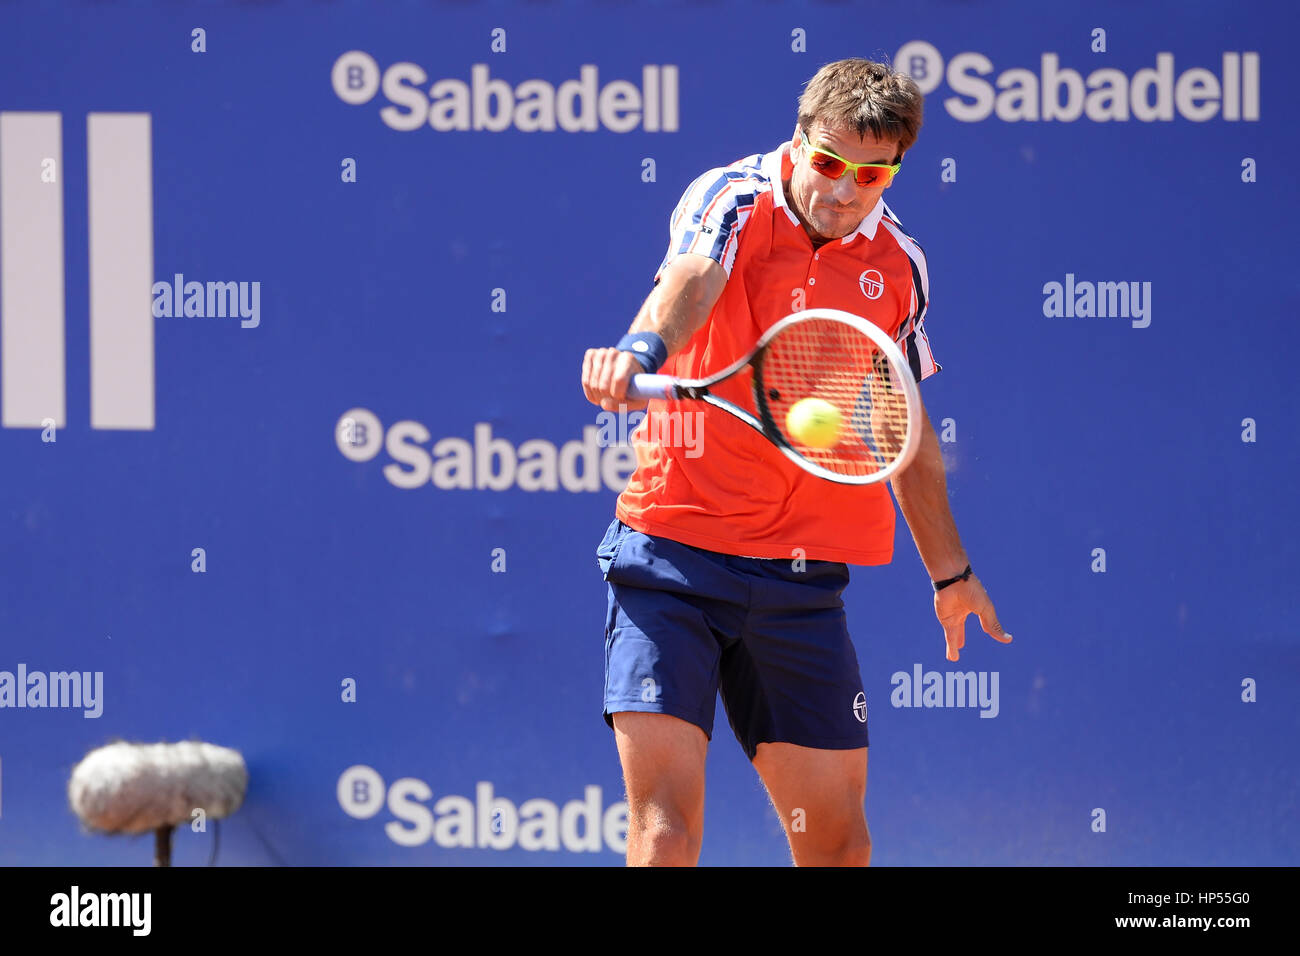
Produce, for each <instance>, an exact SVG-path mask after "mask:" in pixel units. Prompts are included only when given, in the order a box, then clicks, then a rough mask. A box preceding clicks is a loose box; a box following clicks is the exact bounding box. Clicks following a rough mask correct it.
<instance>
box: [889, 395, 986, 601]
mask: <svg viewBox="0 0 1300 956" xmlns="http://www.w3.org/2000/svg"><path fill="white" fill-rule="evenodd" d="M921 417H922V421H921V447H920V449H918V451H917V454H916V458H915V459H913V461H912V464H911V465H909V466H908V467H907V470H906V471H904V472H903V473H902V474H901V475H899V476H898V477H897V478H895V479H893V480H892V481H891V482H890V486H891V487H892V488H893V489H894V497H895V498H897V499H898V507H899V508H900V509H901V510H902V512H903V518H904V519H905V520H906V521H907V526H908V528H909V529H910V530H911V532H912V540H913V541H915V542H916V550H917V551H918V552H919V553H920V555H921V561H922V563H923V564H924V565H925V569H926V570H927V571H928V572H929V573H930V579H931V580H933V581H938V580H942V579H944V578H950V577H953V576H955V575H958V574H961V573H962V571H964V570H966V565H967V564H968V563H969V561H968V559H967V557H966V550H965V549H964V548H963V547H962V545H961V537H960V536H959V535H958V534H957V523H956V522H955V521H954V520H953V517H952V509H951V508H950V507H949V505H948V481H947V478H946V476H945V474H944V468H943V454H942V453H941V452H940V451H939V438H938V436H936V435H935V433H934V428H933V426H931V424H930V416H929V415H928V414H927V413H926V412H925V411H924V409H923V410H922V414H921Z"/></svg>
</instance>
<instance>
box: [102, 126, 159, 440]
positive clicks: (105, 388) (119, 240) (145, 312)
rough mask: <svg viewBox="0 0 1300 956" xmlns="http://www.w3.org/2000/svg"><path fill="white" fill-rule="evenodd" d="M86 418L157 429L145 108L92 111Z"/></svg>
mask: <svg viewBox="0 0 1300 956" xmlns="http://www.w3.org/2000/svg"><path fill="white" fill-rule="evenodd" d="M86 151H87V157H88V167H89V174H88V177H89V179H88V188H89V193H90V424H91V427H92V428H132V429H144V430H148V429H152V428H153V427H154V354H153V345H154V330H153V325H154V323H153V298H152V294H151V291H150V290H151V289H152V288H153V168H152V158H151V147H150V122H149V114H148V113H91V114H90V115H89V117H88V118H87V126H86Z"/></svg>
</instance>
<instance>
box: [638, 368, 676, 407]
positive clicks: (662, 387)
mask: <svg viewBox="0 0 1300 956" xmlns="http://www.w3.org/2000/svg"><path fill="white" fill-rule="evenodd" d="M676 381H677V380H676V379H675V378H673V377H672V376H671V375H651V374H649V373H646V372H642V373H641V374H639V375H633V376H632V381H630V382H628V385H627V397H628V398H633V399H638V400H642V401H648V400H650V399H652V398H672V397H673V385H674V384H675V383H676Z"/></svg>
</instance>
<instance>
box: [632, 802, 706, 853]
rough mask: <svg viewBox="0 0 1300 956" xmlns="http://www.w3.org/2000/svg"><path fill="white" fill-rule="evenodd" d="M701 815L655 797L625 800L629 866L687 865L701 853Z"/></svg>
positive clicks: (702, 829) (702, 828) (702, 830)
mask: <svg viewBox="0 0 1300 956" xmlns="http://www.w3.org/2000/svg"><path fill="white" fill-rule="evenodd" d="M703 824H704V821H703V819H702V815H701V814H696V813H693V812H691V811H690V810H687V809H684V808H680V807H673V806H672V805H671V804H669V803H666V802H661V801H656V800H647V801H637V800H635V799H629V801H628V821H627V849H628V863H629V865H634V866H635V865H643V866H644V865H659V866H690V865H693V864H694V863H695V862H696V861H697V860H698V859H699V856H700V844H701V841H702V838H703V833H704V825H703Z"/></svg>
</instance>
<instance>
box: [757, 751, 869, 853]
mask: <svg viewBox="0 0 1300 956" xmlns="http://www.w3.org/2000/svg"><path fill="white" fill-rule="evenodd" d="M754 768H755V769H756V770H757V771H758V774H759V776H760V777H762V778H763V785H764V786H766V787H767V792H768V796H770V797H771V798H772V805H773V806H774V807H776V812H777V814H778V815H779V816H780V817H781V825H782V826H783V827H785V835H786V838H787V839H788V840H789V841H790V853H791V854H792V855H793V857H794V862H795V865H796V866H867V865H868V864H869V863H870V861H871V834H870V832H869V831H868V830H867V818H866V815H865V812H864V811H863V807H862V804H863V801H864V800H865V799H866V793H867V748H865V747H862V748H859V749H857V750H815V749H813V748H811V747H798V746H795V745H794V744H786V743H762V744H759V745H758V752H757V754H756V755H755V756H754Z"/></svg>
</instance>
